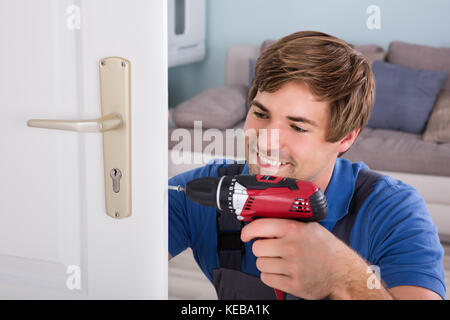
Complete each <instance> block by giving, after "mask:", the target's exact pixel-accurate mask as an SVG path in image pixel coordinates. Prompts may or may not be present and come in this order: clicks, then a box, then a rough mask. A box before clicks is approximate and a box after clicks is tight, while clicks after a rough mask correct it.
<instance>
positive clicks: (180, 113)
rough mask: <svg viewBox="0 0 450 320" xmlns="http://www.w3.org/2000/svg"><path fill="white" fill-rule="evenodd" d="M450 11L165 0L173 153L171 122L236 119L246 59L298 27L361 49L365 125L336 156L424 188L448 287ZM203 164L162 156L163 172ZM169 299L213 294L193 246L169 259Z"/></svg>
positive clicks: (420, 6)
mask: <svg viewBox="0 0 450 320" xmlns="http://www.w3.org/2000/svg"><path fill="white" fill-rule="evenodd" d="M194 9H195V10H194ZM449 12H450V1H448V0H427V1H425V0H409V1H408V0H396V1H392V0H375V1H372V0H370V1H368V0H340V1H334V0H320V1H305V0H276V1H275V0H170V1H169V66H171V67H170V68H169V79H168V80H169V111H170V119H169V133H168V134H169V153H171V152H178V151H174V150H173V149H174V147H175V146H176V144H177V143H178V141H174V140H173V139H171V135H172V133H173V131H174V130H175V129H177V128H184V129H186V130H188V131H189V132H194V130H195V129H194V121H195V120H199V121H200V120H201V121H202V124H203V129H204V130H205V129H208V128H213V129H218V130H222V131H224V130H225V129H230V128H242V125H243V121H244V120H245V116H246V111H247V105H246V95H247V92H248V89H249V85H250V81H251V78H252V67H253V65H254V62H255V60H256V59H257V57H258V55H259V54H260V52H261V50H263V49H264V48H265V47H266V46H268V45H270V43H272V41H274V40H276V39H280V38H281V37H283V36H285V35H288V34H290V33H293V32H296V31H302V30H315V31H321V32H325V33H329V34H331V35H334V36H337V37H339V38H341V39H343V40H345V41H347V42H348V43H351V44H352V45H354V46H355V49H356V50H359V51H360V52H361V53H362V54H364V55H365V56H366V57H367V58H368V60H369V61H370V62H371V64H372V70H373V71H374V75H375V80H376V84H377V91H376V101H375V106H374V109H373V110H374V111H373V113H372V117H371V119H370V121H369V125H368V127H367V128H366V129H365V130H363V132H362V133H361V134H360V136H359V137H358V139H357V141H356V142H355V144H354V146H353V147H352V148H351V149H350V151H349V152H347V153H346V154H345V155H344V156H343V157H346V158H348V159H349V160H351V161H354V162H357V161H364V162H365V163H366V164H367V165H368V166H369V167H371V168H372V169H374V170H376V171H379V172H382V173H386V174H389V175H391V176H393V177H394V178H397V179H400V180H403V181H404V182H406V183H408V184H411V185H412V186H414V187H415V188H416V189H417V190H418V191H419V192H420V193H421V195H422V197H423V198H424V199H425V201H426V203H427V207H428V209H429V211H430V214H431V216H432V219H433V221H434V223H435V224H436V225H437V228H438V231H439V235H440V238H441V242H442V244H443V246H444V249H445V250H446V256H445V259H444V266H445V269H446V283H447V288H448V286H449V285H450V278H449V277H450V275H449V274H448V273H449V272H448V271H449V270H450V246H449V244H448V243H449V241H450V19H448V14H449ZM192 30H194V31H195V34H189V33H190V32H191V31H192ZM171 52H172V53H173V55H174V56H172V57H171ZM171 61H172V64H171ZM417 88H420V90H418V89H417ZM393 106H396V109H395V111H394V108H393ZM192 145H193V144H192ZM204 147H205V145H202V146H200V149H198V150H194V149H192V150H191V152H192V153H195V152H197V153H202V151H203V150H204ZM215 157H217V158H220V157H226V158H236V159H238V158H242V157H243V154H242V153H239V150H238V151H236V150H235V149H233V150H224V152H223V154H221V155H220V154H219V155H216V156H215ZM170 159H171V156H170V155H169V160H170ZM204 164H206V163H204ZM204 164H198V163H197V164H183V165H179V164H174V163H169V177H171V176H173V175H175V174H177V173H180V172H183V171H185V170H189V169H193V168H195V167H199V166H201V165H204ZM169 298H170V299H216V298H217V297H216V295H215V292H214V288H213V286H212V285H211V284H210V283H209V281H208V280H207V279H206V277H205V276H204V275H203V274H202V273H201V271H200V269H199V268H198V266H197V265H196V263H195V261H194V259H193V256H192V251H190V250H186V251H185V252H184V253H182V254H180V255H179V256H177V257H175V258H173V259H172V260H171V261H170V262H169Z"/></svg>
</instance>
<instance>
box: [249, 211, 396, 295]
mask: <svg viewBox="0 0 450 320" xmlns="http://www.w3.org/2000/svg"><path fill="white" fill-rule="evenodd" d="M255 238H257V240H256V241H255V242H254V244H253V253H254V254H255V256H256V257H257V260H256V267H257V268H258V269H259V270H260V271H261V281H262V282H264V283H265V284H267V285H268V286H270V287H272V288H275V289H280V290H283V291H284V292H287V293H290V294H292V295H294V296H298V297H302V298H304V299H321V298H325V297H329V298H332V299H333V298H336V299H351V298H357V299H367V298H371V297H372V298H376V299H384V298H387V299H390V298H391V296H390V295H389V293H388V292H387V291H386V290H385V289H384V288H382V289H379V290H369V289H368V288H367V273H366V271H367V267H368V265H367V263H366V262H365V261H364V259H362V258H361V257H360V256H359V255H358V254H357V253H356V252H354V251H353V250H352V249H350V248H349V247H348V246H347V245H345V244H344V243H343V242H342V241H340V240H339V239H338V238H336V237H335V236H334V235H333V234H332V233H331V232H329V231H328V230H327V229H326V228H324V227H323V226H321V225H320V224H319V223H317V222H309V223H303V222H298V221H293V220H287V219H258V220H255V221H253V222H251V223H249V224H248V225H246V226H245V227H244V228H243V229H242V233H241V239H242V241H244V242H248V241H250V240H252V239H255ZM374 294H375V295H376V297H375V296H374Z"/></svg>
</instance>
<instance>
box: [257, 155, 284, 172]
mask: <svg viewBox="0 0 450 320" xmlns="http://www.w3.org/2000/svg"><path fill="white" fill-rule="evenodd" d="M257 159H258V166H259V167H261V168H277V169H281V168H284V167H286V166H288V165H289V164H291V163H290V162H288V161H278V160H274V159H270V158H267V157H265V156H263V155H262V154H261V152H259V151H257Z"/></svg>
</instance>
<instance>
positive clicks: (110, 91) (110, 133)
mask: <svg viewBox="0 0 450 320" xmlns="http://www.w3.org/2000/svg"><path fill="white" fill-rule="evenodd" d="M98 68H99V77H100V101H101V105H102V107H101V109H102V110H101V111H102V117H101V118H98V119H93V120H48V119H32V120H29V121H28V122H27V125H28V126H29V127H35V128H46V129H58V130H70V131H77V132H102V133H103V162H104V163H103V165H104V169H103V170H104V180H105V206H106V214H107V215H109V216H110V217H113V218H126V217H129V216H131V208H132V206H131V98H130V97H131V93H130V91H131V86H130V61H128V60H126V59H123V58H120V57H108V58H103V59H101V60H100V62H99V65H98ZM118 168H121V169H120V170H119V169H118ZM111 179H112V182H113V185H112V188H111Z"/></svg>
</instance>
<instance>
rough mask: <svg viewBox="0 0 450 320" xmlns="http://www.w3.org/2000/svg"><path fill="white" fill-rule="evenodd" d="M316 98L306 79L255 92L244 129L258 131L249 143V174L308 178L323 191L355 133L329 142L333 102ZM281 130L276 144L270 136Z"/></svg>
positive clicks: (247, 151) (247, 147)
mask: <svg viewBox="0 0 450 320" xmlns="http://www.w3.org/2000/svg"><path fill="white" fill-rule="evenodd" d="M316 100H317V99H316V98H315V97H314V96H313V94H312V93H311V91H310V90H309V89H308V87H307V86H306V85H305V84H304V83H302V82H288V83H287V84H285V85H284V86H282V87H281V88H280V89H279V90H278V91H276V92H272V93H269V92H258V93H257V95H256V97H255V98H254V99H253V103H252V105H251V107H250V110H249V113H248V115H247V119H246V121H245V126H244V130H245V131H246V132H248V130H250V129H253V130H250V131H251V132H254V133H255V134H256V138H255V139H246V142H245V147H246V160H247V161H248V163H249V171H250V174H271V175H277V176H283V177H291V178H297V179H303V180H308V181H312V182H315V183H316V184H318V185H319V187H321V188H322V189H323V190H325V188H326V186H327V185H328V181H329V179H330V177H331V174H332V172H333V168H334V163H335V160H336V158H337V155H338V154H339V152H343V151H345V150H346V149H347V148H348V147H349V146H350V145H351V143H352V142H353V140H354V138H353V139H352V140H351V143H350V144H349V145H347V144H346V143H345V141H346V139H345V138H344V139H343V140H341V141H339V142H335V143H330V142H327V141H326V140H325V138H326V135H327V130H328V126H329V110H328V108H329V103H327V102H319V101H316ZM262 129H266V130H262ZM277 130H278V144H277V143H273V141H271V138H270V137H271V135H272V134H273V133H276V132H277ZM265 133H267V134H265ZM250 136H251V135H250ZM275 136H276V135H275ZM249 140H250V141H249ZM277 155H278V157H276V156H277ZM249 160H252V161H249ZM253 160H256V161H253ZM268 160H269V161H268ZM255 162H256V163H255Z"/></svg>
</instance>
